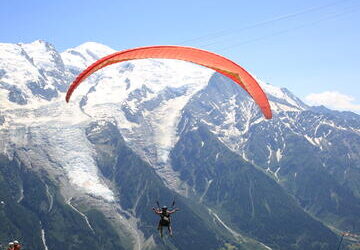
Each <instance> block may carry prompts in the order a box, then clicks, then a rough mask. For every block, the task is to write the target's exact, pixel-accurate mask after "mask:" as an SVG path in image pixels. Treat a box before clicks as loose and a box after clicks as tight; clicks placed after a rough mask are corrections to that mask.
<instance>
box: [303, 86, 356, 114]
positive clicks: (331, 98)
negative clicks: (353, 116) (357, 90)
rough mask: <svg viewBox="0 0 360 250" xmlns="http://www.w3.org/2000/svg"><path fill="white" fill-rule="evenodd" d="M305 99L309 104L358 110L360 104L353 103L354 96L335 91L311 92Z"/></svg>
mask: <svg viewBox="0 0 360 250" xmlns="http://www.w3.org/2000/svg"><path fill="white" fill-rule="evenodd" d="M305 101H306V102H307V103H308V104H310V105H315V106H318V105H324V106H326V107H328V108H331V109H337V110H350V111H354V112H360V104H356V103H354V102H355V98H354V97H352V96H348V95H345V94H341V93H339V92H337V91H325V92H322V93H312V94H309V95H307V96H306V97H305Z"/></svg>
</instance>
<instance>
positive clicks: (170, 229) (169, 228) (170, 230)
mask: <svg viewBox="0 0 360 250" xmlns="http://www.w3.org/2000/svg"><path fill="white" fill-rule="evenodd" d="M168 230H169V234H170V236H172V228H171V225H169V226H168Z"/></svg>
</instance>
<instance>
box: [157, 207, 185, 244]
mask: <svg viewBox="0 0 360 250" xmlns="http://www.w3.org/2000/svg"><path fill="white" fill-rule="evenodd" d="M178 210H179V209H178V208H174V209H173V210H168V208H167V207H166V206H163V207H162V208H161V209H160V208H154V207H153V211H154V212H155V213H156V214H157V215H159V216H160V221H159V225H158V230H159V232H160V237H163V227H167V228H168V231H169V235H170V236H172V235H173V233H172V228H171V218H170V217H171V214H173V213H175V212H176V211H178Z"/></svg>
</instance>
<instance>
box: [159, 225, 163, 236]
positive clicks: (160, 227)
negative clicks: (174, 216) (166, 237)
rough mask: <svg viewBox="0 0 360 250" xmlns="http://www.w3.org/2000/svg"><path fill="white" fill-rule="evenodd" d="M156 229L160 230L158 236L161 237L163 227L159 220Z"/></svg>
mask: <svg viewBox="0 0 360 250" xmlns="http://www.w3.org/2000/svg"><path fill="white" fill-rule="evenodd" d="M158 230H159V232H160V237H163V228H162V225H161V222H159V226H158Z"/></svg>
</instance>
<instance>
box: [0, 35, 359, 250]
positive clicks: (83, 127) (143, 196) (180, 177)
mask: <svg viewBox="0 0 360 250" xmlns="http://www.w3.org/2000/svg"><path fill="white" fill-rule="evenodd" d="M113 52H115V51H114V50H113V49H111V48H109V47H107V46H105V45H102V44H98V43H93V42H89V43H85V44H83V45H80V46H78V47H76V48H72V49H68V50H66V51H64V52H62V53H58V52H57V51H56V49H55V48H54V47H53V46H52V45H50V44H49V43H47V42H44V41H35V42H33V43H30V44H0V98H1V102H0V138H1V141H0V152H2V154H3V155H4V157H5V158H6V161H10V163H7V164H8V165H9V164H15V163H11V162H12V161H18V162H20V163H19V164H20V166H22V165H24V169H29V170H31V171H32V172H34V173H36V176H40V179H41V180H42V181H39V182H42V183H44V184H42V185H44V190H45V191H44V197H45V198H44V199H46V200H47V201H46V202H45V203H49V207H52V205H51V206H50V203H51V204H53V202H54V201H53V200H54V197H55V196H59V197H62V199H63V202H62V203H61V202H60V203H59V204H58V206H59V209H60V207H61V209H65V208H66V207H70V208H71V209H72V211H73V212H74V215H73V216H74V217H76V216H77V217H79V218H81V219H82V220H83V224H84V226H85V227H86V228H87V230H89V233H90V234H92V233H95V232H96V234H98V235H102V234H101V232H102V230H100V228H101V227H99V228H97V227H96V225H99V224H96V223H99V221H101V220H104V221H106V220H105V219H104V218H102V219H100V217H101V216H100V217H99V215H96V216H95V215H94V214H93V213H92V212H91V210H90V209H89V208H90V207H91V208H93V209H95V210H98V211H100V212H101V214H103V215H102V216H105V217H107V221H109V225H111V226H109V227H113V228H115V232H116V233H114V235H115V234H117V235H118V237H119V238H118V241H117V242H121V243H119V244H120V245H121V246H122V247H123V248H127V247H128V248H129V247H132V248H134V249H144V248H149V249H152V248H155V246H157V247H160V246H163V244H164V243H162V242H159V241H158V240H157V239H156V238H154V231H152V230H150V229H149V228H147V227H146V225H151V220H150V221H149V218H148V217H149V216H150V215H148V214H146V213H145V212H144V211H143V210H141V207H140V205H139V204H143V205H146V206H152V205H150V204H151V202H153V201H154V199H158V198H159V197H158V196H160V197H163V198H165V197H164V196H163V195H162V194H163V193H167V194H168V195H170V196H173V195H174V192H175V194H176V195H177V196H179V197H181V198H179V199H180V200H181V201H180V202H181V204H182V205H183V206H184V207H185V208H184V209H185V210H188V213H189V217H191V218H193V219H194V220H196V221H198V225H199V226H198V227H199V228H198V230H197V231H198V237H199V238H200V239H201V238H202V237H203V235H204V234H205V232H207V233H208V234H209V235H210V234H211V235H213V234H214V235H213V236H209V238H208V239H207V240H208V244H210V242H211V244H212V245H213V246H214V248H216V247H215V246H217V247H221V246H222V245H223V244H225V243H224V242H227V244H233V245H235V246H237V247H239V249H242V248H240V246H241V247H243V249H256V248H257V249H269V248H272V249H301V247H304V246H306V247H308V246H309V244H310V245H311V244H312V246H311V247H308V249H331V248H327V247H329V246H330V245H331V244H333V243H334V242H335V241H336V236H335V234H334V233H333V232H331V231H330V230H329V229H328V228H327V227H325V226H324V225H323V224H321V223H319V222H318V221H316V220H314V219H313V218H312V217H311V216H314V217H316V218H317V219H318V220H321V221H322V222H323V223H325V224H326V225H328V226H329V227H330V228H331V230H335V231H336V230H338V229H339V230H340V229H341V230H344V229H347V230H352V231H355V232H356V231H359V230H360V228H359V226H358V225H359V224H360V223H357V222H360V216H359V212H358V211H359V209H358V208H360V185H359V183H360V182H359V178H360V168H359V166H360V164H359V163H360V158H359V155H360V117H359V116H358V115H356V114H353V113H346V112H336V111H331V110H327V109H324V108H321V107H317V108H316V107H309V106H307V105H306V104H304V103H303V102H302V101H301V100H300V99H299V98H297V97H296V96H294V95H293V94H292V93H291V92H290V91H289V90H287V89H284V88H279V87H276V86H273V85H270V84H267V83H263V82H261V81H260V80H259V81H260V84H261V86H262V88H263V89H264V91H265V92H266V93H267V95H268V97H269V100H270V104H271V107H272V111H273V113H274V118H273V119H272V120H265V119H264V118H263V116H262V114H261V112H260V111H259V108H258V107H257V105H256V104H255V103H254V101H253V100H252V99H251V98H250V97H249V96H248V95H247V94H246V93H245V91H243V90H242V89H241V88H240V87H239V86H238V85H236V84H234V83H233V82H231V81H230V80H229V79H227V78H226V77H224V76H222V75H220V74H217V73H215V74H214V72H213V71H212V70H209V69H207V68H204V67H200V66H197V65H194V64H191V63H187V62H182V61H176V60H154V59H149V60H137V61H129V62H124V63H120V64H115V65H112V66H109V67H107V68H105V69H103V70H101V71H99V72H97V73H95V74H94V75H93V76H91V77H90V78H89V79H87V80H86V81H85V82H84V83H83V84H82V85H81V86H80V87H79V88H78V89H77V90H76V92H75V93H74V95H73V98H72V100H71V101H70V103H69V104H67V103H66V102H65V91H66V89H67V87H68V85H69V84H70V83H71V81H72V80H73V79H74V78H75V77H76V75H77V74H78V73H80V72H81V71H82V70H83V69H85V68H86V67H87V66H89V65H90V64H92V63H93V62H94V61H96V60H97V59H99V58H101V57H103V56H105V55H108V54H110V53H113ZM210 163H211V164H210ZM234 165H235V166H243V167H238V168H234ZM204 166H207V167H204ZM4 169H5V168H4ZM21 169H22V168H21ZM19 171H20V170H19ZM129 173H132V175H128V174H129ZM235 176H236V177H237V179H235V180H232V178H234V177H235ZM249 176H250V177H249ZM158 177H160V179H157V178H158ZM34 178H35V177H34ZM133 178H140V179H141V182H142V183H137V182H133V181H132V179H133ZM249 178H250V179H249ZM45 180H46V181H45ZM237 180H239V181H237ZM240 180H241V181H240ZM139 181H140V180H139ZM24 182H25V181H24V180H23V181H20V182H19V183H24ZM50 182H51V183H52V184H51V185H53V189H51V188H50V189H49V186H50V184H49V183H50ZM239 182H240V183H241V185H240V184H239ZM258 182H260V183H258ZM154 183H156V185H155V184H154ZM317 183H320V184H321V185H320V186H316V184H317ZM19 185H20V184H19ZM21 185H22V188H19V190H20V191H19V194H16V195H19V197H20V198H21V197H22V196H25V198H24V197H23V198H21V199H20V198H19V199H18V200H17V201H18V202H17V203H19V204H20V205H23V206H25V205H26V204H28V203H26V200H27V196H26V191H24V190H25V188H24V187H25V186H26V185H25V184H21ZM21 185H20V186H21ZM39 185H40V184H39ZM262 185H263V186H262ZM235 187H236V188H235ZM263 187H267V189H266V188H265V189H264V188H263ZM129 188H131V189H129ZM21 190H23V191H21ZM49 190H50V191H49ZM54 190H58V193H57V191H54ZM160 190H161V191H160ZM244 190H247V191H246V192H245V191H244ZM22 192H25V193H24V194H22ZM128 192H130V193H133V194H131V195H130V194H129V193H128ZM15 193H16V192H15ZM289 194H290V195H291V196H290V195H289ZM151 195H153V196H157V197H151ZM237 195H239V196H240V197H241V198H242V199H243V200H247V202H246V204H244V203H243V202H242V199H240V200H239V201H237V198H236V197H237ZM293 197H294V198H293ZM0 199H1V197H0ZM23 199H24V200H25V201H24V202H23V201H22V200H23ZM28 199H29V198H28ZM51 200H52V202H50V201H51ZM231 200H234V201H233V202H235V203H236V206H237V207H238V209H239V211H238V212H239V214H242V215H243V216H246V217H247V218H248V219H249V221H247V220H245V219H243V218H242V217H241V218H240V219H239V218H237V217H236V216H237V215H234V214H232V212H231V210H232V209H234V208H233V207H231V206H228V203H229V202H231ZM276 200H279V201H280V200H281V201H282V202H276ZM237 202H239V203H237ZM61 204H62V205H61ZM195 204H196V205H195ZM249 204H251V206H249ZM191 206H195V207H196V209H195V210H194V209H192V208H190V207H191ZM27 207H29V206H28V205H27ZM187 207H188V208H187ZM285 207H287V210H286V209H285ZM274 210H279V211H283V212H282V213H281V214H277V215H275V214H276V213H274ZM48 211H49V213H50V212H51V211H52V209H50V208H49V210H48ZM195 211H197V212H195ZM260 211H261V212H260ZM264 211H265V212H264ZM284 211H286V212H284ZM304 211H306V212H304ZM247 213H249V214H247ZM308 213H310V214H311V216H309V215H308ZM179 216H181V215H179ZM208 216H210V220H209V218H207V217H208ZM263 216H264V218H263ZM295 217H296V218H297V219H301V220H302V221H303V222H304V226H303V227H301V226H300V225H297V226H293V227H292V229H291V230H293V231H291V230H290V231H291V233H290V231H289V233H288V234H287V233H286V232H284V231H282V227H281V226H280V225H279V226H278V228H272V226H273V225H274V223H280V222H281V223H280V224H281V225H284V224H286V223H292V224H297V223H299V221H295V220H294V218H295ZM186 219H187V218H184V221H186ZM244 221H247V222H246V223H245V222H244ZM40 222H41V225H43V226H42V229H41V230H42V231H41V232H42V233H43V234H44V235H45V236H44V237H43V238H44V239H45V240H42V245H43V247H44V248H45V246H46V242H48V244H53V248H49V249H57V248H56V247H55V246H57V245H58V244H59V243H57V244H55V243H54V242H59V241H56V240H55V239H57V238H56V237H54V236H48V238H47V240H46V233H47V232H48V231H51V230H52V227H51V226H50V225H49V222H48V220H47V219H46V218H45V217H40ZM69 223H70V222H69ZM354 223H355V224H354ZM92 225H94V226H92ZM254 225H255V226H254ZM253 226H254V227H253ZM103 227H105V226H103ZM184 227H185V225H184ZM259 228H262V229H261V230H260V229H259ZM334 228H335V229H334ZM336 228H337V229H336ZM189 230H191V229H189ZM301 230H303V235H302V236H301V235H300V234H299V233H298V232H300V231H301ZM314 231H316V233H315V232H314ZM51 232H52V231H51ZM51 234H53V233H51ZM280 235H281V237H280ZM51 237H52V238H51ZM102 237H104V236H102ZM111 237H115V236H111ZM116 237H117V236H116ZM301 237H303V240H299V239H300V238H301ZM321 237H325V238H321ZM280 238H286V239H287V240H288V241H282V240H281V239H280ZM39 239H40V237H39ZM100 239H101V237H100ZM179 239H180V242H172V243H166V244H165V245H167V246H169V244H170V245H171V247H172V248H173V249H182V247H183V246H184V244H186V242H187V243H188V241H187V235H186V233H185V234H184V235H182V236H181V237H179ZM94 240H95V241H96V239H94ZM200 241H201V240H200ZM49 242H50V243H49ZM51 242H52V243H51ZM99 242H100V241H99ZM201 242H202V241H201ZM204 242H206V241H203V242H202V244H205V243H204ZM288 242H290V243H288ZM34 244H35V243H34ZM93 244H97V243H93ZM199 244H200V243H199ZM291 244H292V245H291ZM40 245H41V244H40ZM65 245H66V244H65ZM65 245H63V249H68V247H70V245H66V246H65ZM200 246H201V245H200ZM209 246H211V245H209ZM111 247H114V245H113V246H111ZM117 247H119V246H117ZM188 248H189V249H190V248H193V249H196V248H195V245H189V246H188ZM79 249H81V248H79ZM99 249H100V248H99ZM209 249H210V248H209Z"/></svg>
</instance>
